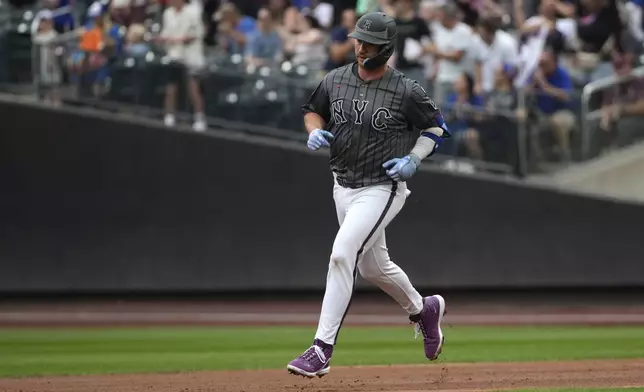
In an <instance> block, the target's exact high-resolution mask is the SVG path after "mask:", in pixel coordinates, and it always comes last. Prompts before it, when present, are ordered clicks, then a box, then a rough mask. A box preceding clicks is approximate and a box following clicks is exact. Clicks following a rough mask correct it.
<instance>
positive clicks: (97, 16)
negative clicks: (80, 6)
mask: <svg viewBox="0 0 644 392" xmlns="http://www.w3.org/2000/svg"><path fill="white" fill-rule="evenodd" d="M79 32H80V35H81V39H80V43H79V46H78V50H77V51H76V52H74V53H73V54H72V56H71V59H70V70H71V71H72V72H73V73H74V74H75V76H77V77H79V76H80V83H81V86H86V84H91V85H92V90H93V94H94V96H96V97H100V96H102V95H103V94H104V93H105V91H106V82H107V79H108V77H109V72H110V69H109V61H110V60H112V59H114V58H115V57H117V56H118V55H119V54H120V53H121V49H122V31H121V27H120V26H119V25H118V24H113V23H112V22H111V20H110V18H109V15H108V14H106V13H105V12H104V10H103V5H102V4H101V3H100V2H98V1H97V2H94V3H92V5H90V7H89V8H88V10H87V22H86V23H85V25H84V26H83V27H82V28H81V29H80V30H79Z"/></svg>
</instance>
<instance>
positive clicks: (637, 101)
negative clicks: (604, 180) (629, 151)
mask: <svg viewBox="0 0 644 392" xmlns="http://www.w3.org/2000/svg"><path fill="white" fill-rule="evenodd" d="M634 63H635V53H634V51H632V50H630V51H626V53H617V52H616V53H614V54H613V67H614V69H615V74H616V75H617V76H620V77H624V78H626V80H625V81H623V82H620V83H617V84H615V85H613V86H612V87H610V88H609V89H608V90H606V91H605V93H604V94H603V102H602V117H601V121H600V123H599V128H600V130H601V131H603V132H602V133H601V134H600V136H601V139H602V140H601V148H602V150H604V151H607V150H610V149H612V148H614V147H617V146H618V144H627V143H629V142H631V141H633V140H634V139H637V138H641V137H642V136H644V133H643V132H642V118H643V117H644V78H642V77H628V75H630V74H631V73H632V71H633V64H634ZM620 139H621V140H620ZM620 142H621V143H620Z"/></svg>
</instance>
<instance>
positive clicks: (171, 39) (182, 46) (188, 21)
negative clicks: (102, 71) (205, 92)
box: [160, 0, 206, 132]
mask: <svg viewBox="0 0 644 392" xmlns="http://www.w3.org/2000/svg"><path fill="white" fill-rule="evenodd" d="M203 37H204V26H203V22H202V20H201V9H200V8H199V7H198V6H195V5H193V4H186V0H169V1H168V8H167V9H166V10H165V11H164V13H163V28H162V30H161V35H160V41H161V42H163V43H164V44H165V48H166V53H167V55H168V57H169V58H170V59H171V60H172V62H173V63H175V65H177V64H178V65H180V66H181V68H182V69H183V68H185V70H187V72H188V94H189V96H190V101H191V103H192V106H193V109H194V113H195V121H194V124H193V129H194V130H195V131H197V132H203V131H205V130H206V119H205V115H204V103H203V97H202V96H201V91H200V89H199V79H198V77H199V75H200V74H201V73H202V72H203V70H204V68H205V65H206V59H205V56H204V49H203ZM176 77H178V78H179V77H183V74H182V73H178V74H177V75H176ZM177 84H178V83H177V80H171V81H170V83H169V84H168V85H167V87H166V97H165V111H166V115H165V119H164V122H165V124H166V126H169V127H171V126H174V124H175V117H174V114H175V111H176V100H177V87H178V86H177Z"/></svg>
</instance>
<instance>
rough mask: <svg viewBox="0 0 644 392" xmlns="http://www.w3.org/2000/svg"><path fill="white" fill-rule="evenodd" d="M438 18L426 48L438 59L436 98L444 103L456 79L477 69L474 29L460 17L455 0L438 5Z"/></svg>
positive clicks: (435, 86) (439, 102)
mask: <svg viewBox="0 0 644 392" xmlns="http://www.w3.org/2000/svg"><path fill="white" fill-rule="evenodd" d="M438 20H439V21H440V24H438V25H437V26H436V29H435V31H434V37H432V38H433V39H432V41H433V42H432V43H431V44H429V45H428V46H427V47H426V48H425V51H426V53H429V54H431V55H433V56H434V59H435V61H437V62H438V71H437V73H436V81H435V83H434V97H435V101H436V102H437V103H438V104H439V105H440V104H444V103H445V101H446V100H447V97H448V96H449V95H450V94H451V93H452V92H453V91H454V82H455V81H456V79H458V78H459V77H460V75H461V74H463V73H464V72H466V73H469V74H470V75H471V74H473V73H474V61H473V59H474V57H473V54H474V53H473V49H474V43H475V37H474V33H473V32H472V29H470V27H469V26H467V25H466V24H465V23H462V22H460V21H459V10H458V7H457V6H456V5H454V4H453V3H451V2H450V3H446V4H444V5H442V6H441V7H440V8H439V11H438Z"/></svg>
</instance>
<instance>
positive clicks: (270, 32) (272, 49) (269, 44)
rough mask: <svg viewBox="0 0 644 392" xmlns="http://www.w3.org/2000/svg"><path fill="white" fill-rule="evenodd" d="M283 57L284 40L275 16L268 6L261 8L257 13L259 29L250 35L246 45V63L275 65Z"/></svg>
mask: <svg viewBox="0 0 644 392" xmlns="http://www.w3.org/2000/svg"><path fill="white" fill-rule="evenodd" d="M282 57H283V56H282V40H281V39H280V36H279V34H278V33H277V31H276V30H275V26H274V21H273V17H272V16H271V13H270V11H269V10H268V9H267V8H261V9H260V10H259V12H258V13H257V30H256V31H255V32H254V33H251V34H250V35H249V38H248V44H247V45H246V63H247V64H252V65H255V66H260V65H268V66H274V65H275V64H276V63H277V62H279V61H280V60H281V59H282Z"/></svg>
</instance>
